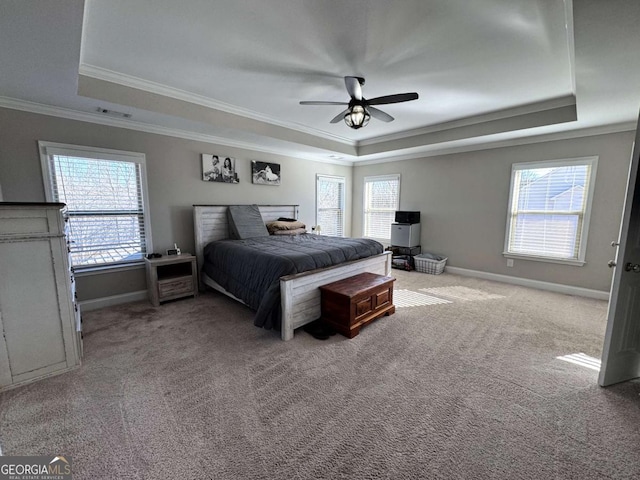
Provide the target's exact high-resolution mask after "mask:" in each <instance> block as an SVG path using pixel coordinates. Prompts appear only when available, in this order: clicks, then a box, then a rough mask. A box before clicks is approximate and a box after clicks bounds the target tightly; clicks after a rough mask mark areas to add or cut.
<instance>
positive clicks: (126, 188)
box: [39, 142, 151, 270]
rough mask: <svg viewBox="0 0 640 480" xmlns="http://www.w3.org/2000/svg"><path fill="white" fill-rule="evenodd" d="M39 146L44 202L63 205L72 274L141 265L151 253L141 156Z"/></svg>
mask: <svg viewBox="0 0 640 480" xmlns="http://www.w3.org/2000/svg"><path fill="white" fill-rule="evenodd" d="M39 145H40V152H41V159H42V171H43V176H44V184H45V192H46V195H47V200H48V201H52V202H62V203H65V204H66V205H67V215H68V217H69V240H70V242H71V243H70V254H71V263H72V265H73V266H74V268H75V269H76V270H78V269H82V268H83V267H84V268H88V267H97V266H107V265H123V264H130V263H135V262H138V263H139V262H140V261H142V259H143V257H144V255H145V253H146V252H147V248H149V249H151V248H150V232H149V228H148V227H147V215H146V212H145V205H146V203H147V202H146V197H147V194H146V190H147V188H146V176H145V157H144V155H143V154H140V153H129V152H119V151H114V150H105V149H98V148H91V147H78V146H74V145H60V144H54V143H48V142H39Z"/></svg>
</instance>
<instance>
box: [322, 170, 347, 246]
mask: <svg viewBox="0 0 640 480" xmlns="http://www.w3.org/2000/svg"><path fill="white" fill-rule="evenodd" d="M321 179H327V181H330V182H336V183H339V184H341V185H342V204H341V205H340V210H341V211H342V237H343V238H344V237H345V235H346V232H345V223H346V222H345V213H346V212H345V209H346V203H347V200H346V196H347V180H346V178H345V177H343V176H341V175H327V174H324V173H317V174H316V225H318V219H319V218H320V215H319V213H320V205H319V202H318V200H319V195H318V193H319V183H320V180H321ZM320 227H321V228H322V224H321V225H320ZM320 233H321V234H322V235H326V234H325V233H324V232H322V231H320Z"/></svg>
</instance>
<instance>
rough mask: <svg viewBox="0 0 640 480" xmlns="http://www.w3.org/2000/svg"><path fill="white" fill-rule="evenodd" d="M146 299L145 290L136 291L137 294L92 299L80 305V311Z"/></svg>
mask: <svg viewBox="0 0 640 480" xmlns="http://www.w3.org/2000/svg"><path fill="white" fill-rule="evenodd" d="M147 298H148V296H147V291H146V290H138V291H137V292H131V293H123V294H121V295H111V296H110V297H102V298H94V299H93V300H85V301H83V302H79V303H80V309H81V310H82V311H83V312H89V311H91V310H97V309H99V308H104V307H112V306H113V305H120V304H122V303H129V302H139V301H140V300H146V299H147Z"/></svg>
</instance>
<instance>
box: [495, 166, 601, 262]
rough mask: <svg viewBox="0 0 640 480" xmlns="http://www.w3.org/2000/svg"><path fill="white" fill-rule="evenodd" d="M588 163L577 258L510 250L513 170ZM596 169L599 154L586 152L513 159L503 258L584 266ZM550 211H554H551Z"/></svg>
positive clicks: (513, 198)
mask: <svg viewBox="0 0 640 480" xmlns="http://www.w3.org/2000/svg"><path fill="white" fill-rule="evenodd" d="M581 165H588V166H589V167H590V172H589V180H588V185H587V186H586V188H585V195H586V200H585V205H584V211H583V212H582V218H581V220H582V221H581V226H580V229H579V230H580V231H579V235H578V238H579V241H580V244H579V245H578V254H577V258H559V257H549V256H545V255H534V254H523V253H514V252H509V241H510V239H511V235H512V228H513V226H514V225H515V222H514V221H513V220H514V218H515V215H517V213H516V214H514V213H513V207H514V204H515V195H516V192H515V191H514V187H515V185H514V182H515V179H516V172H517V171H519V170H530V169H536V168H559V167H571V166H581ZM597 170H598V156H589V157H577V158H564V159H557V160H543V161H537V162H524V163H514V164H512V165H511V182H510V186H509V203H508V206H507V221H506V234H505V239H504V249H503V252H502V255H503V256H504V257H505V258H513V259H522V260H533V261H538V262H547V263H558V264H563V265H571V266H583V265H585V264H586V254H587V240H588V238H587V237H588V233H589V224H590V221H591V206H592V203H593V194H594V191H595V185H596V173H597ZM550 213H553V212H550Z"/></svg>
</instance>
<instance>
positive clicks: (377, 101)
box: [367, 92, 418, 105]
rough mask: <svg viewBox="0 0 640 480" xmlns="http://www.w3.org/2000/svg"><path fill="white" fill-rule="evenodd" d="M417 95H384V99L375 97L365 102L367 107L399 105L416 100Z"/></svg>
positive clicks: (414, 93)
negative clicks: (389, 104)
mask: <svg viewBox="0 0 640 480" xmlns="http://www.w3.org/2000/svg"><path fill="white" fill-rule="evenodd" d="M417 99H418V94H417V93H416V92H412V93H396V94H395V95H385V96H384V97H376V98H372V99H370V100H367V104H368V105H386V104H388V103H400V102H408V101H410V100H417Z"/></svg>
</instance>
